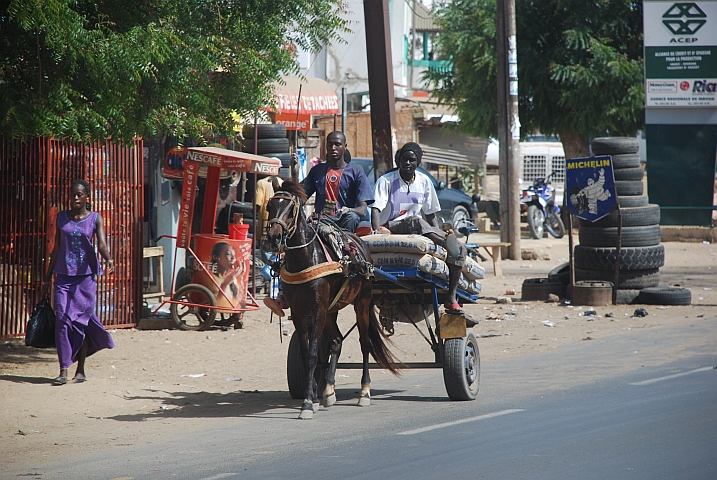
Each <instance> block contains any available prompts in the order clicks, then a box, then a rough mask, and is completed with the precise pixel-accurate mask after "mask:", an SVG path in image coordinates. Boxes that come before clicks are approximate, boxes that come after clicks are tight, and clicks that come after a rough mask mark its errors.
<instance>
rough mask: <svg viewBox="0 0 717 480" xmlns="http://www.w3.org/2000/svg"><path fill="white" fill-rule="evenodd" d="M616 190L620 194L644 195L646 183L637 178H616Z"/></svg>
mask: <svg viewBox="0 0 717 480" xmlns="http://www.w3.org/2000/svg"><path fill="white" fill-rule="evenodd" d="M615 192H617V195H618V196H629V195H642V194H643V193H644V192H645V185H643V183H642V182H641V181H637V180H615Z"/></svg>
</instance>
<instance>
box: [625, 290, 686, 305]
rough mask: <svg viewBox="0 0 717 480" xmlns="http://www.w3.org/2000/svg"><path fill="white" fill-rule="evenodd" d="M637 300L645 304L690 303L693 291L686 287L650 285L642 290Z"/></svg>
mask: <svg viewBox="0 0 717 480" xmlns="http://www.w3.org/2000/svg"><path fill="white" fill-rule="evenodd" d="M637 301H638V302H639V303H642V304H645V305H689V304H690V303H692V292H690V291H689V290H688V289H686V288H676V287H660V286H658V287H650V288H645V289H643V290H641V291H640V296H639V297H638V299H637Z"/></svg>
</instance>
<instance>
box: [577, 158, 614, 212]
mask: <svg viewBox="0 0 717 480" xmlns="http://www.w3.org/2000/svg"><path fill="white" fill-rule="evenodd" d="M604 185H605V169H604V168H601V169H600V176H599V177H598V179H597V181H595V179H594V178H588V184H587V185H586V186H585V187H583V188H581V189H579V188H574V189H572V191H571V192H570V202H571V203H572V204H573V206H574V207H575V209H576V210H577V211H578V212H581V213H582V212H584V211H585V210H587V211H588V212H590V213H591V214H593V215H597V214H598V203H597V202H599V201H603V202H604V201H605V200H607V199H608V198H610V192H609V191H607V190H605V189H604V188H603V186H604Z"/></svg>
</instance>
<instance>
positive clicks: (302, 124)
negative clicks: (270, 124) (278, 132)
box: [274, 113, 311, 131]
mask: <svg viewBox="0 0 717 480" xmlns="http://www.w3.org/2000/svg"><path fill="white" fill-rule="evenodd" d="M274 123H277V124H279V125H284V126H285V127H286V129H287V130H302V131H309V130H311V115H310V114H299V116H298V117H297V115H296V114H295V113H277V114H276V117H275V118H274Z"/></svg>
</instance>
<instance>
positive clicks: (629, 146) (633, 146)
mask: <svg viewBox="0 0 717 480" xmlns="http://www.w3.org/2000/svg"><path fill="white" fill-rule="evenodd" d="M590 148H591V149H592V151H593V153H594V154H595V155H615V154H626V153H632V154H634V153H637V152H638V150H640V144H639V143H638V142H637V139H636V138H633V137H598V138H593V141H592V143H591V144H590Z"/></svg>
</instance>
